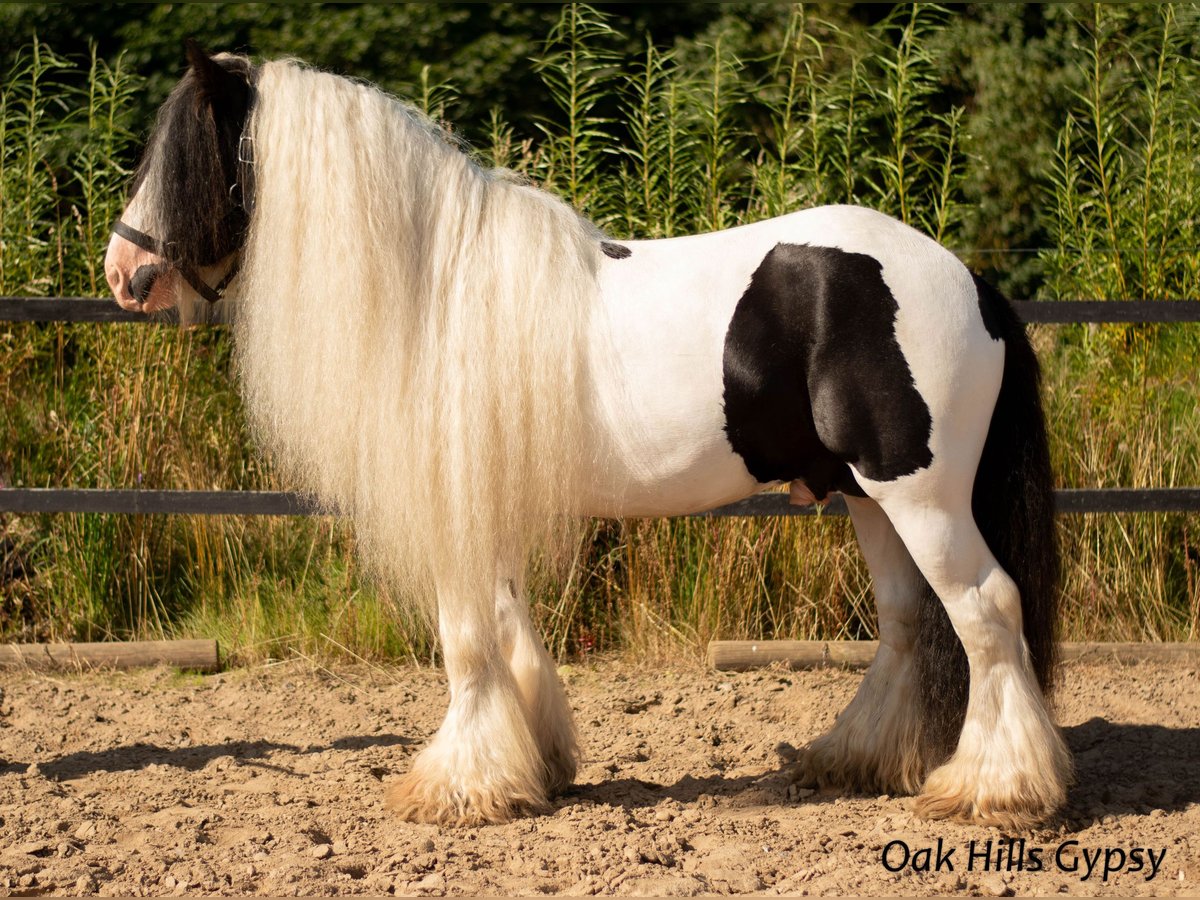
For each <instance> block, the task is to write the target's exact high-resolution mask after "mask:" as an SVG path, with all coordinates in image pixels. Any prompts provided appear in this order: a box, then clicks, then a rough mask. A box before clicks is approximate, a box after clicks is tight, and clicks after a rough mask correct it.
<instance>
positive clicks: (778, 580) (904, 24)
mask: <svg viewBox="0 0 1200 900" xmlns="http://www.w3.org/2000/svg"><path fill="white" fill-rule="evenodd" d="M773 9H774V10H776V13H775V26H776V31H774V32H772V33H773V34H775V35H777V39H776V40H775V44H774V46H772V47H771V48H770V49H769V50H768V51H766V52H764V53H763V54H762V55H761V56H759V55H752V54H748V53H747V51H746V48H747V47H749V46H754V44H753V42H751V41H748V40H746V36H745V35H744V34H739V33H735V32H732V31H728V30H722V28H725V29H728V28H736V27H745V26H737V25H730V24H729V23H728V22H725V24H724V25H723V26H721V27H714V30H713V31H711V33H709V34H707V35H705V36H704V38H703V40H702V41H700V42H699V43H698V44H697V45H696V47H681V46H672V47H667V46H663V45H660V44H657V43H655V42H654V41H653V40H651V39H649V38H647V40H646V41H645V42H644V44H643V46H642V47H641V48H640V49H639V50H638V51H637V52H636V53H635V54H633V55H630V56H626V55H625V53H624V52H623V51H622V50H621V47H622V46H623V44H622V42H621V41H620V40H618V38H619V37H620V35H618V34H617V32H616V29H615V26H614V24H613V20H612V19H610V18H609V17H608V16H607V15H606V14H605V13H603V12H601V11H599V10H596V9H592V8H589V7H586V6H582V5H577V4H571V5H568V6H566V7H564V9H563V12H562V16H561V19H560V22H559V24H558V26H557V27H556V28H555V29H554V30H553V31H552V32H551V33H550V34H549V35H548V36H547V38H546V40H545V42H544V44H543V46H542V48H541V52H540V53H539V54H538V57H537V59H536V60H535V61H534V63H533V65H534V66H535V68H536V70H537V72H538V73H539V74H540V77H541V78H542V80H543V83H544V84H545V88H546V95H547V97H548V99H549V102H550V103H552V104H553V105H554V107H555V114H554V115H553V116H550V117H547V118H546V119H545V120H544V121H543V122H542V123H541V126H540V132H539V133H538V134H534V135H522V134H519V133H517V130H516V129H515V128H514V127H512V126H510V125H509V124H508V123H506V122H505V120H504V116H503V114H502V112H501V111H495V112H494V113H493V115H492V117H491V120H490V123H489V126H488V128H487V129H486V131H485V132H483V133H481V134H479V135H466V137H467V138H468V139H474V141H475V143H476V145H477V146H478V148H479V149H478V154H479V156H480V157H481V158H483V159H484V160H486V161H488V162H490V163H494V164H497V165H504V166H508V167H511V168H515V169H517V170H519V171H521V172H523V173H524V174H526V175H527V176H529V177H531V178H533V179H535V180H536V181H538V182H540V183H542V184H543V185H545V186H546V187H547V188H549V189H551V190H554V191H557V192H558V193H560V194H561V195H563V196H564V197H566V198H567V199H569V200H570V201H571V202H572V203H574V204H575V205H576V206H577V207H578V208H580V209H581V210H582V211H583V212H585V213H586V214H587V215H589V216H591V217H592V218H593V219H595V220H596V221H598V222H599V223H600V224H602V225H603V226H604V227H605V228H606V229H608V230H609V231H610V232H611V233H613V234H614V235H616V236H618V237H624V238H635V237H636V238H657V237H669V236H672V235H680V234H688V233H694V232H697V231H704V230H710V229H714V228H723V227H729V226H733V225H738V224H742V223H746V222H752V221H756V220H758V219H762V218H766V217H769V216H774V215H779V214H782V213H785V212H787V211H790V210H794V209H798V208H802V207H804V206H811V205H816V204H821V203H859V204H865V205H869V206H873V207H875V208H878V209H881V210H883V211H885V212H888V213H890V214H893V215H896V216H898V217H900V218H902V219H904V220H905V221H908V222H910V223H911V224H913V225H914V226H916V227H918V228H920V229H922V230H924V231H926V232H927V233H929V234H931V235H933V236H935V237H937V238H938V239H940V240H942V241H943V242H945V243H947V244H948V245H949V246H951V247H955V248H958V249H959V250H961V251H962V252H963V253H964V256H966V257H967V258H968V259H969V260H975V256H974V255H973V254H972V253H971V252H970V251H971V250H972V249H973V248H971V247H970V246H969V244H970V237H969V236H970V235H971V234H976V233H979V230H978V228H977V227H975V226H972V227H970V228H969V227H968V221H969V219H970V217H969V216H968V215H967V213H969V212H970V208H969V206H968V203H967V200H966V199H965V198H966V187H967V182H968V175H967V173H968V170H969V169H971V168H972V167H976V168H977V167H978V166H979V165H981V164H982V162H985V161H986V160H985V159H984V156H985V154H986V153H987V152H988V144H987V134H986V127H987V123H985V122H982V121H980V120H978V119H977V118H973V116H972V113H971V110H970V109H969V107H968V106H966V105H964V104H962V103H960V102H958V101H957V100H956V99H955V97H954V96H953V94H952V92H947V91H946V89H945V86H944V83H943V80H944V70H945V65H944V62H945V61H944V59H943V58H942V56H941V55H940V54H942V52H943V50H942V48H943V46H944V45H943V42H942V40H941V38H942V36H943V35H945V33H946V30H947V28H948V27H949V25H948V23H949V22H950V21H951V19H952V14H951V13H950V12H947V11H945V10H942V9H940V8H937V7H932V6H911V7H902V8H898V9H897V11H896V12H895V13H893V15H892V16H891V17H890V18H888V19H886V20H885V21H883V22H882V23H880V24H879V25H877V26H873V27H872V28H869V29H865V30H860V31H854V32H850V31H847V30H844V29H841V28H839V27H836V26H835V25H834V24H832V23H831V22H828V21H825V20H824V19H823V18H822V17H821V15H820V12H819V8H818V9H816V10H814V8H813V7H807V6H795V7H791V8H783V7H776V8H773ZM1073 11H1074V13H1075V14H1076V16H1077V20H1076V21H1075V23H1074V25H1073V27H1075V28H1076V29H1077V32H1078V37H1079V41H1078V48H1079V49H1078V51H1077V54H1078V55H1077V58H1076V60H1075V61H1076V64H1077V72H1076V76H1075V81H1074V82H1073V83H1075V84H1076V85H1078V86H1079V87H1078V93H1077V96H1076V98H1075V102H1074V105H1073V109H1072V112H1071V115H1070V117H1069V118H1068V119H1067V120H1066V121H1065V122H1064V123H1063V125H1062V128H1061V130H1060V131H1059V134H1058V136H1057V142H1056V143H1055V142H1053V141H1051V144H1052V145H1054V146H1056V147H1057V150H1056V153H1055V156H1054V159H1053V160H1052V164H1051V165H1049V166H1047V169H1048V171H1050V172H1051V177H1050V179H1049V181H1048V182H1046V183H1044V184H1038V185H1036V190H1037V191H1038V192H1040V193H1039V196H1041V197H1042V198H1043V200H1044V205H1045V207H1046V210H1047V212H1046V219H1047V230H1048V231H1049V233H1051V234H1053V235H1054V246H1053V247H1052V248H1050V249H1048V250H1047V251H1045V252H1043V253H1042V254H1041V255H1040V256H1039V257H1038V265H1039V267H1040V270H1041V276H1040V277H1041V278H1042V282H1043V287H1042V289H1041V290H1042V295H1043V296H1046V297H1052V298H1059V297H1061V298H1072V297H1081V298H1083V297H1093V298H1095V297H1108V298H1113V299H1121V298H1125V297H1143V296H1144V297H1153V298H1164V299H1166V298H1173V297H1185V296H1195V290H1196V277H1197V273H1196V266H1197V260H1198V259H1200V254H1197V252H1196V249H1195V248H1194V247H1193V248H1190V250H1189V248H1188V246H1187V245H1188V243H1189V237H1190V236H1192V235H1194V234H1195V223H1196V216H1197V205H1198V204H1200V184H1197V157H1196V154H1195V152H1194V147H1195V145H1196V142H1195V136H1196V134H1195V131H1196V127H1197V126H1196V122H1198V121H1200V116H1198V115H1197V113H1198V112H1200V109H1198V106H1200V102H1198V101H1197V96H1200V95H1198V94H1197V91H1196V87H1197V84H1196V77H1197V71H1196V64H1195V62H1194V59H1195V58H1196V53H1195V52H1193V51H1194V50H1195V49H1196V48H1195V43H1196V38H1195V35H1196V34H1197V33H1200V32H1198V30H1197V28H1196V24H1197V21H1196V10H1195V7H1191V6H1188V7H1184V6H1177V5H1172V6H1164V7H1161V8H1160V9H1159V10H1158V11H1153V12H1152V11H1149V10H1148V9H1147V8H1144V7H1139V8H1136V9H1134V10H1125V9H1121V8H1113V7H1107V6H1106V7H1102V8H1101V7H1096V8H1094V9H1093V8H1084V7H1076V8H1073ZM722 21H725V20H722ZM697 47H699V48H700V49H699V50H697ZM737 48H740V49H737ZM735 50H736V52H735ZM138 87H139V79H138V78H137V77H136V76H134V75H133V74H132V73H130V72H128V71H127V70H126V68H125V67H124V66H123V65H122V64H121V63H120V62H117V63H114V64H112V65H111V66H109V65H107V64H105V63H104V62H103V61H101V60H98V59H96V58H95V57H94V56H93V58H92V59H90V60H88V61H86V62H85V63H84V65H83V69H82V70H81V68H80V66H79V65H78V64H77V63H75V62H73V61H69V60H62V59H59V58H58V57H56V56H54V54H53V53H51V52H50V50H49V49H48V48H45V47H42V46H40V45H34V46H33V47H31V51H30V53H29V54H27V55H26V56H25V57H23V58H22V60H21V61H20V62H19V64H18V66H17V67H16V69H15V70H14V71H13V72H12V73H10V74H9V76H8V77H7V78H6V80H5V82H4V88H3V94H2V98H0V137H2V139H3V140H2V143H3V156H2V158H0V179H2V181H0V184H2V185H3V193H2V194H0V236H2V238H3V242H2V243H0V253H2V254H3V256H2V258H0V293H6V294H13V293H25V292H28V293H47V294H93V295H103V294H104V292H105V289H104V284H103V279H102V272H101V271H100V268H99V265H100V259H101V257H102V253H103V247H104V244H105V242H106V240H107V226H108V223H109V222H111V220H112V219H113V218H115V215H116V213H117V211H118V210H119V208H120V206H121V204H122V202H123V196H122V192H121V190H120V186H121V185H122V183H123V182H124V181H125V179H126V178H127V176H128V166H129V160H130V153H131V150H132V145H133V143H134V140H135V139H134V130H135V123H132V122H130V121H128V120H127V110H128V108H129V105H128V100H129V98H130V97H131V96H132V95H133V94H134V93H135V92H136V91H137V90H138ZM419 89H420V90H419V94H420V95H419V96H418V97H415V98H414V99H415V101H416V102H418V104H419V105H421V106H422V107H423V108H425V109H426V111H427V112H429V113H430V114H431V115H434V116H440V115H442V114H443V110H444V109H445V106H446V104H447V102H448V101H449V100H450V99H451V98H452V97H453V87H452V86H450V85H443V84H436V83H433V82H431V81H430V79H429V78H428V71H426V77H425V78H424V80H423V81H422V82H421V84H420V85H419ZM140 127H141V126H140V125H138V126H137V128H138V129H139V130H140ZM976 224H977V223H976ZM1191 243H1194V241H1191ZM985 249H987V248H985ZM1035 340H1036V342H1037V344H1038V346H1039V350H1040V352H1041V355H1042V358H1043V360H1044V362H1045V368H1046V386H1047V400H1048V407H1049V410H1050V419H1051V426H1052V434H1053V442H1054V454H1055V459H1056V463H1057V466H1058V470H1059V472H1060V477H1061V479H1062V484H1063V486H1074V485H1079V486H1083V485H1089V484H1106V485H1122V484H1125V485H1143V484H1144V485H1158V484H1187V483H1191V484H1195V483H1200V481H1198V480H1197V479H1200V465H1198V464H1197V453H1198V450H1197V448H1200V418H1198V417H1197V414H1196V412H1195V407H1196V403H1195V397H1196V394H1197V384H1196V375H1195V373H1194V368H1195V367H1194V360H1195V359H1196V352H1195V351H1196V349H1197V347H1196V337H1195V334H1194V326H1177V327H1171V328H1145V327H1129V326H1103V327H1100V328H1086V327H1054V328H1049V327H1047V328H1042V329H1039V330H1038V331H1037V333H1036V335H1035ZM229 379H230V367H229V347H228V343H227V337H226V335H225V334H224V333H223V332H221V331H218V330H212V331H193V332H179V331H175V330H171V329H165V328H153V327H149V328H148V327H142V326H124V325H123V326H105V327H100V326H91V325H78V326H61V325H52V326H36V325H28V326H26V325H0V414H2V415H3V419H2V420H0V478H3V479H5V480H6V481H7V483H12V484H22V485H77V486H96V487H108V486H114V487H127V486H136V485H142V486H145V487H174V488H230V489H233V488H257V487H270V486H272V484H273V483H272V480H271V475H270V472H269V471H268V470H266V469H264V467H263V465H262V464H261V463H260V461H259V459H258V457H256V456H255V454H254V452H253V450H252V448H250V447H249V446H248V444H247V440H246V437H245V431H244V428H243V423H242V418H241V412H240V407H239V404H238V401H237V398H236V395H235V393H234V391H232V390H231V389H230V386H229V383H228V382H229ZM1192 518H1193V517H1189V516H1164V515H1157V516H1132V517H1113V516H1094V517H1082V518H1079V517H1075V518H1064V519H1062V520H1061V529H1062V533H1063V535H1064V539H1065V544H1066V546H1067V548H1068V551H1069V552H1068V566H1067V571H1068V580H1067V585H1066V592H1067V593H1066V596H1067V609H1068V612H1067V614H1068V620H1069V621H1068V629H1067V632H1068V634H1069V635H1070V636H1073V637H1081V638H1082V637H1087V638H1129V639H1139V638H1163V639H1166V638H1186V637H1194V636H1195V634H1196V629H1197V621H1198V615H1200V600H1198V599H1197V597H1198V594H1197V590H1198V589H1197V579H1196V563H1195V559H1196V551H1195V549H1194V548H1195V546H1196V535H1195V524H1194V522H1193V521H1192ZM0 527H3V528H4V529H5V533H6V535H7V537H8V540H9V543H10V544H11V545H12V546H15V548H16V549H15V551H11V552H15V553H19V554H20V555H21V557H22V559H23V560H24V561H25V562H27V563H28V565H26V566H25V569H26V571H27V572H29V573H31V574H28V575H27V576H26V577H22V578H19V579H15V578H10V579H9V580H8V582H7V583H4V582H2V581H0V591H4V592H5V594H4V596H5V600H4V604H3V605H2V606H0V626H2V627H3V630H4V631H5V632H6V633H7V634H10V635H25V636H42V637H44V636H52V637H73V636H96V635H100V634H109V633H111V634H118V635H128V634H175V633H184V632H187V633H205V634H214V635H219V636H220V637H221V638H222V639H223V640H224V641H226V642H227V643H230V644H231V645H232V646H233V648H234V649H235V650H236V651H237V652H239V653H241V654H242V655H243V657H244V658H261V657H264V656H268V655H280V654H284V653H287V652H293V651H295V652H303V653H306V654H314V653H323V652H339V653H341V652H352V653H356V654H360V655H363V656H368V657H370V656H389V655H391V656H396V655H398V656H417V657H420V656H424V655H427V654H428V653H429V642H428V636H427V635H426V634H424V632H423V631H422V630H421V628H420V626H419V625H418V624H417V623H414V622H411V621H408V620H407V619H405V618H404V617H403V616H402V615H400V614H399V613H397V612H396V610H395V608H394V606H393V604H392V603H391V602H390V600H389V598H388V597H387V596H386V593H385V592H383V591H381V590H380V589H378V588H376V587H373V586H371V585H370V584H368V583H366V582H364V581H363V580H362V578H361V577H360V574H359V573H358V570H357V568H356V566H355V563H354V556H353V542H352V539H351V538H350V537H349V536H348V535H347V534H346V533H345V532H344V530H343V529H342V528H341V527H340V526H339V525H338V524H336V523H333V522H330V521H328V520H320V519H317V520H298V519H292V520H278V519H233V518H205V517H153V518H151V517H96V516H58V517H32V518H28V517H22V518H20V519H17V518H15V517H9V518H8V520H7V522H6V523H5V524H4V525H3V526H0ZM4 571H6V570H5V568H4V567H3V566H0V578H3V574H2V573H3V572H4ZM538 584H539V587H538V590H537V592H536V595H535V613H536V615H537V617H538V619H539V621H540V623H541V625H542V626H543V629H544V631H545V632H546V634H547V637H548V641H549V643H550V646H551V648H552V650H553V651H554V652H555V653H556V654H558V655H559V656H568V655H571V654H574V653H581V652H589V651H591V650H594V649H606V648H613V647H627V648H631V649H636V650H639V651H643V652H662V653H678V652H679V651H680V650H681V649H682V650H688V649H691V650H696V649H697V648H699V647H701V646H702V645H703V643H704V642H705V641H707V640H709V639H711V638H714V637H725V638H733V637H801V638H805V637H810V638H817V637H868V636H872V635H873V634H874V628H875V624H874V614H873V611H872V604H871V597H870V586H869V579H868V577H867V574H866V571H865V567H864V566H863V564H862V562H861V558H860V556H859V555H858V552H857V550H856V548H855V546H854V540H853V534H852V529H851V527H850V524H849V522H848V521H846V520H844V519H835V518H829V517H824V518H809V519H797V518H792V519H780V520H631V521H627V522H623V523H621V522H600V521H598V522H595V523H593V524H592V526H591V528H590V529H589V531H588V534H587V537H586V539H585V540H584V541H583V542H582V543H581V544H580V546H579V548H578V553H577V559H576V565H575V566H574V567H573V568H572V570H571V572H570V574H569V576H568V577H567V578H566V580H565V581H556V580H554V579H552V578H549V577H543V578H541V579H540V580H539V582H538ZM339 648H341V649H339Z"/></svg>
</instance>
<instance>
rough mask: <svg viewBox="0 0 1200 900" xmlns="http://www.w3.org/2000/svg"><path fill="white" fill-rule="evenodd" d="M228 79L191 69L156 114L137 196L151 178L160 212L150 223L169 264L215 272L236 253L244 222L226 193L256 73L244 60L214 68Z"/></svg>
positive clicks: (233, 59) (221, 60)
mask: <svg viewBox="0 0 1200 900" xmlns="http://www.w3.org/2000/svg"><path fill="white" fill-rule="evenodd" d="M211 62H212V64H214V65H215V66H219V67H220V69H221V70H222V73H223V74H224V75H225V77H222V78H220V79H213V78H211V77H205V76H203V75H201V74H198V72H197V70H196V68H195V67H193V68H190V69H189V70H188V71H187V73H186V74H185V75H184V76H183V78H182V79H181V80H180V82H179V84H178V85H176V86H175V88H174V89H173V90H172V91H171V94H170V96H169V97H168V98H167V100H166V102H165V103H163V105H162V107H161V108H160V110H159V113H158V118H157V120H156V122H155V126H154V131H153V133H152V134H151V136H150V141H149V143H148V146H147V149H146V154H145V157H144V158H143V160H142V163H141V165H140V166H139V169H138V173H137V176H136V179H135V181H134V190H135V191H136V190H137V187H138V185H140V184H141V182H142V181H143V180H144V179H145V178H146V177H147V176H148V174H149V173H150V172H154V173H155V178H156V180H157V185H158V195H157V201H156V202H157V203H159V204H160V208H159V209H158V210H157V211H156V212H155V213H154V214H153V215H152V216H151V217H150V221H152V222H154V223H156V224H155V227H156V228H157V229H158V230H159V231H161V232H162V233H160V234H155V235H153V236H154V237H155V238H157V239H158V240H160V241H161V242H162V243H164V244H166V245H168V247H169V252H170V256H171V257H172V261H177V262H184V263H188V264H190V265H193V266H196V267H203V266H209V265H213V264H215V263H217V262H219V261H221V260H222V259H224V258H225V257H226V256H228V255H229V254H231V253H233V252H234V251H236V250H237V249H239V248H240V247H241V245H242V243H243V241H244V240H245V232H246V227H247V225H248V224H249V218H248V215H247V214H246V212H245V210H243V209H241V208H240V206H239V205H238V204H237V203H235V202H234V199H233V197H231V196H230V190H231V188H232V187H233V185H234V184H235V183H237V180H238V142H239V140H240V138H241V136H242V133H243V131H244V130H245V128H246V122H247V119H248V118H249V116H250V112H251V107H252V105H253V100H254V87H253V85H252V83H251V82H252V81H253V74H254V68H253V66H252V65H251V63H250V62H249V60H247V59H245V58H243V57H237V56H226V57H222V58H219V59H213V60H211Z"/></svg>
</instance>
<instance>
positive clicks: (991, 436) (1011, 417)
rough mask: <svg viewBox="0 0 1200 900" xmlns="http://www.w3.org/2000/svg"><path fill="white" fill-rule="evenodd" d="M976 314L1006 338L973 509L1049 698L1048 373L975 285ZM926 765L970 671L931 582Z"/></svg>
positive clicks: (1054, 591)
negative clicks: (1017, 598) (1016, 603)
mask: <svg viewBox="0 0 1200 900" xmlns="http://www.w3.org/2000/svg"><path fill="white" fill-rule="evenodd" d="M975 285H976V288H977V290H978V292H979V309H980V312H982V313H983V319H984V324H985V325H986V326H987V329H988V332H989V333H990V334H991V335H992V337H993V338H997V339H999V340H1002V341H1004V376H1003V380H1002V381H1001V383H1000V396H999V397H997V399H996V408H995V409H994V410H993V412H992V421H991V425H990V426H989V428H988V435H987V441H986V442H985V443H984V445H983V455H982V457H981V459H980V460H979V469H978V471H977V472H976V474H975V489H974V492H973V494H972V497H971V509H972V511H973V513H974V515H975V522H976V524H977V525H978V526H979V530H980V532H982V534H983V538H984V540H985V541H987V545H988V547H989V548H990V549H991V551H992V553H993V554H994V555H995V557H996V560H997V561H998V562H999V563H1000V565H1001V566H1003V567H1004V570H1005V571H1006V572H1007V573H1008V574H1009V576H1011V577H1012V579H1013V581H1015V582H1016V583H1017V587H1018V589H1020V591H1021V613H1022V616H1023V619H1024V629H1025V640H1026V642H1027V643H1028V644H1029V653H1030V657H1031V659H1032V662H1033V670H1034V673H1035V674H1036V675H1037V679H1038V683H1039V684H1040V685H1041V687H1042V690H1043V692H1046V693H1049V690H1050V687H1051V682H1052V679H1053V674H1054V665H1055V650H1056V637H1057V628H1058V621H1059V615H1058V608H1059V597H1060V594H1059V558H1058V533H1057V531H1056V528H1055V522H1054V475H1053V472H1052V471H1051V468H1050V450H1049V446H1048V444H1047V440H1046V421H1045V418H1044V417H1043V415H1042V402H1041V369H1040V367H1039V366H1038V361H1037V357H1036V356H1035V355H1034V352H1033V348H1032V347H1031V346H1030V344H1029V338H1028V337H1027V336H1026V334H1025V327H1024V325H1022V324H1021V321H1020V319H1018V318H1017V314H1016V312H1015V311H1014V310H1013V308H1012V306H1011V305H1010V304H1009V302H1008V301H1007V300H1006V299H1005V298H1004V297H1003V296H1002V295H1001V294H1000V292H999V291H997V290H996V289H995V288H993V287H992V286H991V285H989V284H987V283H986V282H984V281H983V280H982V279H980V278H976V279H975ZM917 623H918V624H917V673H918V677H919V679H920V684H921V702H922V707H923V709H922V713H923V715H922V726H923V730H924V734H923V738H924V740H923V743H924V745H925V748H926V757H927V758H926V764H927V765H929V766H933V765H937V764H938V763H940V762H941V761H942V760H944V759H945V758H946V757H947V756H949V755H950V754H951V753H952V752H953V751H954V747H955V745H956V744H957V743H958V735H959V732H960V731H961V730H962V722H963V716H964V715H965V713H966V709H967V685H968V677H969V673H968V670H967V657H966V654H965V653H964V652H963V649H962V644H961V643H960V642H959V640H958V636H957V635H956V634H955V633H954V629H953V627H952V626H951V625H950V619H949V617H948V616H947V615H946V611H945V609H943V608H942V604H941V602H940V601H939V600H938V598H937V596H936V595H934V593H933V591H932V590H931V589H930V588H929V587H928V585H926V588H925V591H924V593H923V596H922V598H921V603H920V607H919V611H918V617H917Z"/></svg>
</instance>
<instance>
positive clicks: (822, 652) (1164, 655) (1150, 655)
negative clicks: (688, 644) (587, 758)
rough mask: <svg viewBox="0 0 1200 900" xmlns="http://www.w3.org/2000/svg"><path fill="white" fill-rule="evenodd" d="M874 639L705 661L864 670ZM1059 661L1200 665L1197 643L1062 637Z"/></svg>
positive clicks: (728, 649) (743, 667)
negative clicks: (1064, 638)
mask: <svg viewBox="0 0 1200 900" xmlns="http://www.w3.org/2000/svg"><path fill="white" fill-rule="evenodd" d="M878 649H879V642H878V641H710V642H709V645H708V662H709V664H710V665H711V666H713V668H716V669H722V670H725V671H730V672H743V671H747V670H749V669H759V668H762V667H764V666H769V665H772V664H778V665H782V666H784V667H785V668H790V669H813V668H820V667H822V666H845V667H848V668H865V667H866V666H869V665H870V664H871V660H872V659H874V658H875V651H876V650H878ZM1059 654H1060V658H1061V659H1062V660H1064V661H1068V660H1081V661H1089V662H1119V663H1126V664H1128V663H1138V662H1149V661H1154V662H1183V663H1191V664H1197V665H1200V643H1197V642H1176V643H1168V642H1163V643H1101V642H1094V641H1080V642H1075V641H1064V642H1063V643H1061V644H1059Z"/></svg>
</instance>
